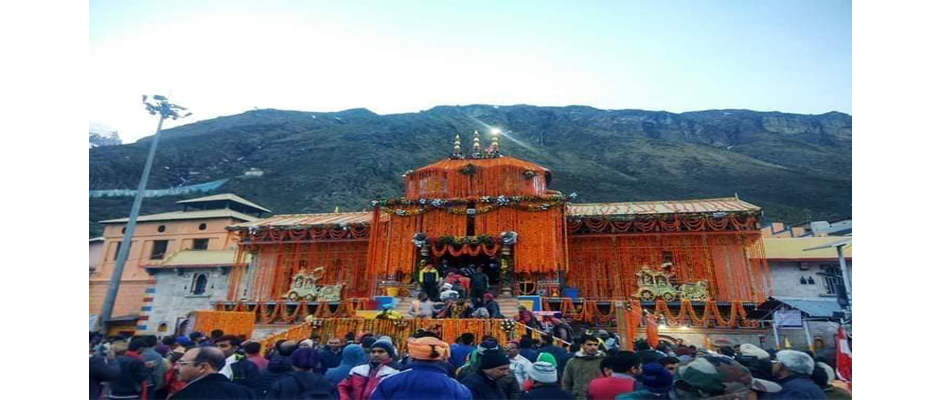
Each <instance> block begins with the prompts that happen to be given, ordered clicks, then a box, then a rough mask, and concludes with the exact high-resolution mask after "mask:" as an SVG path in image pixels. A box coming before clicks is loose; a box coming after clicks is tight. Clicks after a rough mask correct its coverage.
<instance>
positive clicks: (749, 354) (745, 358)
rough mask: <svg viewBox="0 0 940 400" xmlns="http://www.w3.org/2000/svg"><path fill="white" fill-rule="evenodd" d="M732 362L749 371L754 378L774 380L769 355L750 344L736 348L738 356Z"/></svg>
mask: <svg viewBox="0 0 940 400" xmlns="http://www.w3.org/2000/svg"><path fill="white" fill-rule="evenodd" d="M734 360H735V361H737V362H738V363H740V364H741V365H743V366H744V367H745V368H747V369H748V370H750V371H751V375H752V376H754V377H755V378H760V379H765V380H770V381H772V380H774V375H773V361H771V359H770V353H768V352H766V351H764V349H762V348H760V347H757V346H755V345H753V344H750V343H744V344H742V345H741V346H740V347H738V354H737V355H735V357H734Z"/></svg>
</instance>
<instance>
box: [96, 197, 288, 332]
mask: <svg viewBox="0 0 940 400" xmlns="http://www.w3.org/2000/svg"><path fill="white" fill-rule="evenodd" d="M177 203H178V204H180V205H181V207H182V210H181V211H173V212H166V213H160V214H152V215H144V216H140V217H138V219H137V226H136V228H135V230H134V236H133V237H132V239H131V247H130V253H129V254H128V258H127V262H126V263H125V265H124V273H123V275H122V277H121V286H120V290H119V291H118V295H117V298H116V301H115V304H114V309H113V311H112V313H111V315H112V318H111V320H110V321H105V322H107V323H108V325H109V332H112V333H113V332H128V333H133V332H134V331H135V330H136V328H137V326H138V319H139V318H140V316H141V315H140V314H141V307H143V306H145V303H149V302H150V301H152V299H153V297H154V293H155V288H154V284H155V280H154V279H152V277H151V276H150V275H149V274H148V273H147V270H146V269H145V268H144V266H145V265H151V264H158V263H160V262H162V261H163V260H167V259H168V258H170V257H171V256H173V255H174V254H175V253H177V252H180V251H184V250H192V251H219V250H225V249H230V248H232V247H233V246H234V243H233V242H232V239H231V238H230V235H229V232H228V231H227V230H226V227H227V226H229V225H233V224H238V223H243V222H248V221H254V220H256V219H258V218H260V217H262V216H263V214H265V213H270V210H268V209H266V208H264V207H261V206H259V205H257V204H254V203H252V202H250V201H248V200H245V199H243V198H241V197H238V196H236V195H234V194H220V195H213V196H207V197H200V198H196V199H189V200H182V201H179V202H177ZM127 221H128V219H127V218H118V219H111V220H105V221H101V223H102V224H104V225H105V228H104V235H103V237H104V241H103V244H102V245H101V246H102V251H101V255H100V256H99V258H98V260H97V262H96V269H95V271H94V272H92V273H91V274H90V275H91V276H90V278H89V285H88V286H89V288H88V289H89V304H88V312H89V315H92V316H94V315H99V314H100V313H101V307H102V305H103V303H104V298H105V295H106V293H107V289H108V284H109V282H110V280H111V274H112V272H113V271H114V262H115V261H116V260H117V254H118V251H119V248H120V245H121V240H122V239H123V236H124V230H125V225H126V224H127Z"/></svg>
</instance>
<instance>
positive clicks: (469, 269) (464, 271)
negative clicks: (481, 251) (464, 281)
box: [460, 264, 477, 278]
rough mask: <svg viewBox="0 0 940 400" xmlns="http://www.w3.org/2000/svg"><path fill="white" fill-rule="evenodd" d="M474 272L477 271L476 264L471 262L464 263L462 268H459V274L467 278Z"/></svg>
mask: <svg viewBox="0 0 940 400" xmlns="http://www.w3.org/2000/svg"><path fill="white" fill-rule="evenodd" d="M476 272H477V267H476V265H473V264H468V265H465V266H464V267H463V268H460V275H463V276H465V277H467V278H470V277H472V276H473V274H475V273H476Z"/></svg>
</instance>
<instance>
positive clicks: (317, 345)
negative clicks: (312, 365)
mask: <svg viewBox="0 0 940 400" xmlns="http://www.w3.org/2000/svg"><path fill="white" fill-rule="evenodd" d="M310 340H312V341H313V346H311V347H310V348H311V349H314V350H316V351H318V352H319V351H320V347H322V345H321V344H320V340H321V338H320V335H312V336H310ZM319 356H320V354H319V353H317V357H319ZM318 359H319V358H318Z"/></svg>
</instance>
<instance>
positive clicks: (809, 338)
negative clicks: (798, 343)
mask: <svg viewBox="0 0 940 400" xmlns="http://www.w3.org/2000/svg"><path fill="white" fill-rule="evenodd" d="M803 333H805V334H806V348H808V349H809V350H810V351H816V349H814V348H813V347H814V346H813V337H812V336H810V334H809V321H808V320H807V319H806V317H803Z"/></svg>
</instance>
